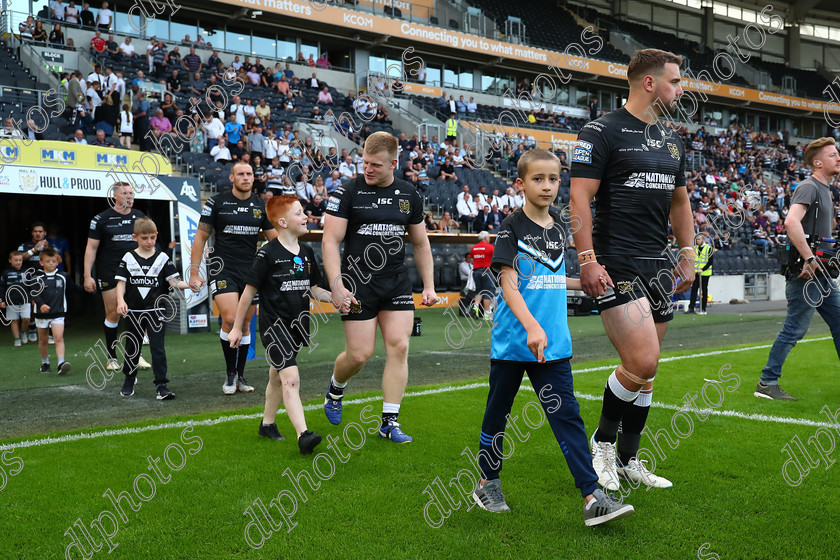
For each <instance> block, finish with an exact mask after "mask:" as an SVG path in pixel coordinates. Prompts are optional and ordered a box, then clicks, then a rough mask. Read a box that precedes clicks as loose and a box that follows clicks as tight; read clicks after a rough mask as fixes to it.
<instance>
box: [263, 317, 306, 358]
mask: <svg viewBox="0 0 840 560" xmlns="http://www.w3.org/2000/svg"><path fill="white" fill-rule="evenodd" d="M307 331H308V328H307ZM260 340H262V344H263V348H265V359H266V361H268V363H269V364H270V365H271V366H273V367H274V369H276V370H277V371H281V370H284V369H286V368H288V367H292V366H296V365H297V355H298V352H299V351H300V349H301V348H303V347H304V346H309V332H304V328H303V327H302V325H301V324H300V323H298V322H297V321H289V320H286V319H276V320H275V321H273V322H272V321H270V320H267V319H266V318H264V317H260Z"/></svg>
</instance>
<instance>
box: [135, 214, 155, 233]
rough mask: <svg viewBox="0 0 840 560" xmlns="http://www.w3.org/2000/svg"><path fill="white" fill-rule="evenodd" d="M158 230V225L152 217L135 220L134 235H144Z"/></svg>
mask: <svg viewBox="0 0 840 560" xmlns="http://www.w3.org/2000/svg"><path fill="white" fill-rule="evenodd" d="M157 232H158V228H157V225H156V224H155V222H154V221H153V220H152V219H151V218H137V220H136V221H135V222H134V235H144V234H150V233H157Z"/></svg>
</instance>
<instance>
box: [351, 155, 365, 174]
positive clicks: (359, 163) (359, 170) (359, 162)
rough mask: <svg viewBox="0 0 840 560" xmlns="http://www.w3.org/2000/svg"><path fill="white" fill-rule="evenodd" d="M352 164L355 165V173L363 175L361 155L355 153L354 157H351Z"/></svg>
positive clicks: (363, 167)
mask: <svg viewBox="0 0 840 560" xmlns="http://www.w3.org/2000/svg"><path fill="white" fill-rule="evenodd" d="M353 163H355V164H356V173H358V174H359V175H364V174H365V160H364V158H363V157H362V156H361V154H359V152H356V155H355V156H353Z"/></svg>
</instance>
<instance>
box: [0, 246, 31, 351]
mask: <svg viewBox="0 0 840 560" xmlns="http://www.w3.org/2000/svg"><path fill="white" fill-rule="evenodd" d="M9 265H10V266H9V268H7V269H6V270H4V271H3V275H2V276H0V309H2V310H3V313H4V314H5V317H6V319H7V320H8V321H9V323H10V324H11V327H12V337H13V338H14V345H15V346H21V345H23V344H26V343H27V342H29V338H27V336H26V331H27V330H28V329H29V319H30V317H31V316H32V303H31V302H30V301H29V290H27V288H26V286H25V281H24V279H25V277H24V272H23V270H21V268H22V267H23V252H21V251H12V252H11V253H9ZM21 335H23V336H21Z"/></svg>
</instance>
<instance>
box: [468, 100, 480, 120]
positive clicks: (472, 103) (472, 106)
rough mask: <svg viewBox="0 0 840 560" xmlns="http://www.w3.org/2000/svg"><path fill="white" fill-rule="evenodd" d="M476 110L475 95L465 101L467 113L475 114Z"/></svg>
mask: <svg viewBox="0 0 840 560" xmlns="http://www.w3.org/2000/svg"><path fill="white" fill-rule="evenodd" d="M477 110H478V104H477V103H476V102H475V97H470V100H469V101H467V115H470V116H475V112H476V111H477Z"/></svg>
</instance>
